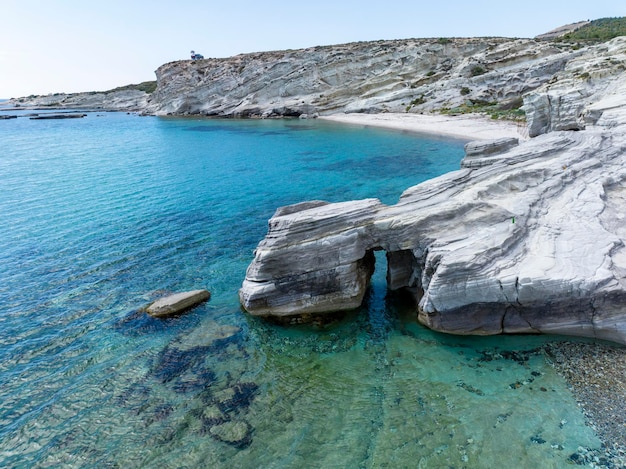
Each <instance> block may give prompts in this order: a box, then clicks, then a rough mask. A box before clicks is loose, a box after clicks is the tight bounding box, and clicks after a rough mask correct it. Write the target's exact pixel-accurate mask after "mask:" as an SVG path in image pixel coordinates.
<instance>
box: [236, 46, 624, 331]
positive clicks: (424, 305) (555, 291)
mask: <svg viewBox="0 0 626 469" xmlns="http://www.w3.org/2000/svg"><path fill="white" fill-rule="evenodd" d="M586 54H589V55H588V56H587V58H586V59H581V60H580V61H579V62H577V61H571V62H570V63H569V64H568V65H567V66H568V67H569V68H570V69H571V68H573V67H576V66H580V67H581V68H580V75H579V76H572V74H573V72H572V71H571V70H570V72H569V74H567V76H566V75H563V77H564V78H563V79H561V78H560V75H558V74H557V75H556V79H555V80H553V81H552V83H546V84H545V85H544V86H543V87H541V88H539V89H537V90H535V91H533V93H531V94H529V95H527V97H526V98H525V108H526V111H527V113H528V115H529V125H530V127H531V129H532V134H533V135H535V138H533V139H531V140H529V141H527V142H523V143H521V144H520V145H518V146H513V145H514V142H511V141H506V142H505V141H499V142H495V143H492V144H484V143H483V144H479V145H477V144H470V145H468V148H467V150H468V158H466V160H464V162H463V164H462V169H461V170H459V171H456V172H452V173H450V174H447V175H444V176H441V177H439V178H436V179H433V180H430V181H426V182H424V183H422V184H420V185H418V186H415V187H412V188H410V189H408V190H406V191H405V192H404V194H403V195H402V197H401V199H400V201H399V202H398V203H397V204H396V205H393V206H386V205H383V204H382V203H380V202H379V201H378V200H376V199H368V200H361V201H353V202H343V203H333V204H327V203H324V202H312V203H303V204H298V205H295V206H290V207H285V208H282V209H279V210H278V211H277V212H276V213H275V215H274V216H273V217H272V218H271V219H270V221H269V232H268V234H267V236H266V237H265V239H264V240H263V241H261V243H260V244H259V245H258V247H257V249H256V251H255V258H254V260H253V262H252V264H251V265H250V267H249V268H248V271H247V274H246V279H245V281H244V282H243V285H242V288H241V290H240V299H241V302H242V305H243V306H244V308H245V309H246V310H248V311H249V312H250V313H251V314H254V315H260V316H280V317H284V316H292V315H307V314H309V313H324V312H332V311H338V310H343V309H350V308H354V307H356V306H358V305H359V304H360V302H361V300H362V298H363V295H364V293H365V289H366V287H367V283H368V280H369V276H370V275H371V272H372V268H373V262H374V261H373V256H372V252H373V251H374V250H380V249H382V250H384V251H386V253H387V264H388V266H387V282H388V286H389V288H391V289H399V288H406V289H409V290H410V291H411V292H413V294H414V296H415V299H416V302H417V307H416V310H417V314H418V318H419V320H420V322H422V323H423V324H425V325H426V326H428V327H430V328H433V329H435V330H438V331H443V332H451V333H456V334H499V333H539V332H540V333H561V334H569V335H578V336H588V337H595V338H601V339H607V340H611V341H615V342H619V343H626V244H625V240H626V215H625V214H626V72H625V71H624V65H623V64H624V63H626V38H617V39H615V40H613V41H611V42H610V43H608V44H605V45H600V46H595V48H591V49H590V50H589V51H587V52H586ZM591 57H593V59H591ZM585 64H586V65H585ZM582 67H584V68H582ZM564 70H565V69H564ZM563 73H564V74H565V71H564V72H563ZM572 84H577V85H579V86H578V87H577V88H574V89H573V88H572V87H571V85H572ZM546 103H548V105H546ZM555 103H558V105H555ZM566 129H572V130H581V131H578V132H574V131H568V130H566ZM583 129H584V130H583Z"/></svg>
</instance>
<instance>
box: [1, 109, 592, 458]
mask: <svg viewBox="0 0 626 469" xmlns="http://www.w3.org/2000/svg"><path fill="white" fill-rule="evenodd" d="M21 114H22V115H23V114H24V112H22V113H21ZM462 155H463V142H460V141H454V140H442V139H436V138H430V139H428V138H420V137H418V136H415V135H410V134H404V133H399V132H391V131H383V130H372V129H361V128H357V127H349V126H339V125H337V124H331V123H326V122H318V121H297V120H284V121H237V120H230V121H215V120H199V119H165V118H154V117H137V116H132V115H126V114H122V113H89V115H88V117H86V118H84V119H71V120H58V121H55V120H49V121H32V120H29V119H28V118H27V117H20V118H18V119H11V120H3V121H0V174H1V179H0V240H1V241H0V243H1V244H0V305H1V306H2V308H1V310H0V402H2V405H1V407H0V466H2V467H29V468H30V467H56V466H69V467H124V468H127V467H190V468H191V467H194V468H195V467H237V468H256V467H271V468H292V467H293V468H302V467H325V468H326V467H330V468H335V467H346V468H358V467H364V468H379V467H381V468H382V467H389V468H400V467H428V468H431V467H458V468H461V467H507V466H508V467H513V465H514V466H515V467H528V468H535V467H571V466H569V464H567V458H568V456H569V455H570V454H572V453H573V452H575V451H576V449H577V448H578V446H583V447H589V448H597V447H599V445H600V443H599V441H598V440H597V438H596V436H595V435H594V433H593V432H592V431H591V430H590V429H589V428H588V427H586V426H585V425H584V420H583V417H582V414H581V412H580V410H579V408H578V407H577V406H576V404H575V402H574V399H573V397H572V395H571V393H570V392H569V391H568V390H567V387H566V385H565V383H564V382H563V380H562V379H561V378H560V377H558V376H557V375H556V374H555V373H554V371H553V370H552V368H551V367H550V366H548V364H547V363H546V359H545V357H544V356H543V355H542V353H541V352H540V350H539V349H538V347H539V346H540V345H541V344H542V343H543V342H544V341H545V340H549V338H542V337H524V336H523V337H495V338H468V337H452V336H444V335H440V334H436V333H434V332H431V331H428V330H425V329H424V328H422V327H421V326H419V325H418V324H417V323H416V321H415V315H414V314H413V313H412V312H411V311H410V310H409V309H407V306H406V304H405V302H404V301H403V298H401V297H399V296H398V295H393V294H388V292H387V291H386V288H385V272H384V256H383V257H382V258H380V257H379V258H378V261H379V262H378V263H379V268H378V269H377V272H376V273H375V275H374V279H373V283H372V288H371V290H370V292H369V294H368V296H367V301H366V303H365V304H364V306H363V307H362V308H361V309H359V310H358V311H354V312H353V313H351V314H349V315H348V316H347V317H346V318H345V319H344V320H343V321H341V322H339V323H337V324H334V325H331V326H327V327H318V328H315V327H304V326H299V327H289V328H283V327H278V326H275V325H272V324H269V323H267V322H265V321H262V320H259V319H255V318H251V317H249V316H248V315H246V314H245V313H243V312H242V311H241V310H240V308H239V304H238V299H237V290H238V288H239V286H240V284H241V281H242V280H243V277H244V275H245V269H246V267H247V265H248V264H249V262H250V261H251V260H252V251H253V250H254V248H255V246H256V244H257V243H258V242H259V241H260V240H261V239H262V238H263V236H264V235H265V233H266V227H267V219H268V218H269V217H271V215H272V213H273V212H274V210H275V209H276V208H277V207H278V206H281V205H286V204H291V203H296V202H300V201H303V200H310V199H323V200H328V201H343V200H350V199H360V198H365V197H378V198H380V199H381V200H382V201H383V202H385V203H389V204H392V203H395V202H396V201H397V199H398V197H399V195H400V193H401V192H402V190H404V189H405V188H407V187H409V186H411V185H414V184H417V183H419V182H421V181H423V180H426V179H429V178H432V177H435V176H438V175H440V174H442V173H444V172H447V171H450V170H453V169H457V168H458V166H459V161H460V159H461V158H462ZM196 288H207V289H209V290H210V291H211V292H212V295H213V296H212V299H211V301H210V302H208V303H206V304H204V305H202V306H200V307H198V308H196V309H195V310H193V311H192V312H190V313H189V314H186V315H184V316H181V317H179V318H175V319H169V320H155V319H151V318H149V317H148V316H146V315H145V314H144V313H142V312H141V308H142V307H144V306H145V305H146V304H148V303H149V302H150V301H153V300H154V299H156V298H158V297H160V296H162V295H164V294H167V293H170V292H175V291H182V290H190V289H196Z"/></svg>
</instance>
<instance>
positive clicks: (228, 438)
mask: <svg viewBox="0 0 626 469" xmlns="http://www.w3.org/2000/svg"><path fill="white" fill-rule="evenodd" d="M209 434H210V435H211V436H212V437H213V438H214V439H216V440H218V441H221V442H223V443H227V444H229V445H232V446H235V447H237V448H240V449H243V448H246V447H248V446H250V443H252V427H251V426H250V424H248V423H247V422H243V421H240V422H237V421H235V422H224V423H221V424H219V425H215V426H213V427H211V429H210V430H209Z"/></svg>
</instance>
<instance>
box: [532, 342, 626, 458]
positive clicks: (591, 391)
mask: <svg viewBox="0 0 626 469" xmlns="http://www.w3.org/2000/svg"><path fill="white" fill-rule="evenodd" d="M544 351H545V354H546V359H547V360H548V361H549V363H550V364H551V365H552V366H553V367H554V368H555V369H556V371H557V372H558V373H559V374H560V375H561V376H563V377H564V378H565V380H566V381H567V383H568V385H569V386H570V388H571V390H572V394H573V396H574V397H575V398H576V400H577V401H578V403H579V405H580V406H581V408H582V410H583V413H584V414H585V417H586V419H587V422H588V425H590V426H591V427H592V428H593V429H594V430H595V432H596V434H597V435H598V437H599V438H600V440H601V441H602V443H603V445H604V448H603V452H597V451H591V450H587V449H584V448H580V449H579V451H578V453H575V455H572V456H570V461H571V462H573V463H576V464H584V465H591V466H592V467H611V468H623V467H626V348H625V347H616V346H614V345H610V344H604V343H600V342H572V341H563V342H554V343H550V344H547V345H545V346H544Z"/></svg>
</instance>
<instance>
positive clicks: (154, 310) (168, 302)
mask: <svg viewBox="0 0 626 469" xmlns="http://www.w3.org/2000/svg"><path fill="white" fill-rule="evenodd" d="M210 297H211V294H210V293H209V292H208V290H192V291H188V292H182V293H175V294H173V295H170V296H166V297H165V298H160V299H158V300H156V301H155V302H154V303H152V304H151V305H150V306H148V308H147V309H146V312H147V313H148V314H149V315H150V316H154V317H157V318H163V317H167V316H173V315H176V314H179V313H182V312H183V311H185V310H187V309H189V308H193V307H194V306H196V305H199V304H200V303H202V302H204V301H206V300H208V299H209V298H210Z"/></svg>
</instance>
